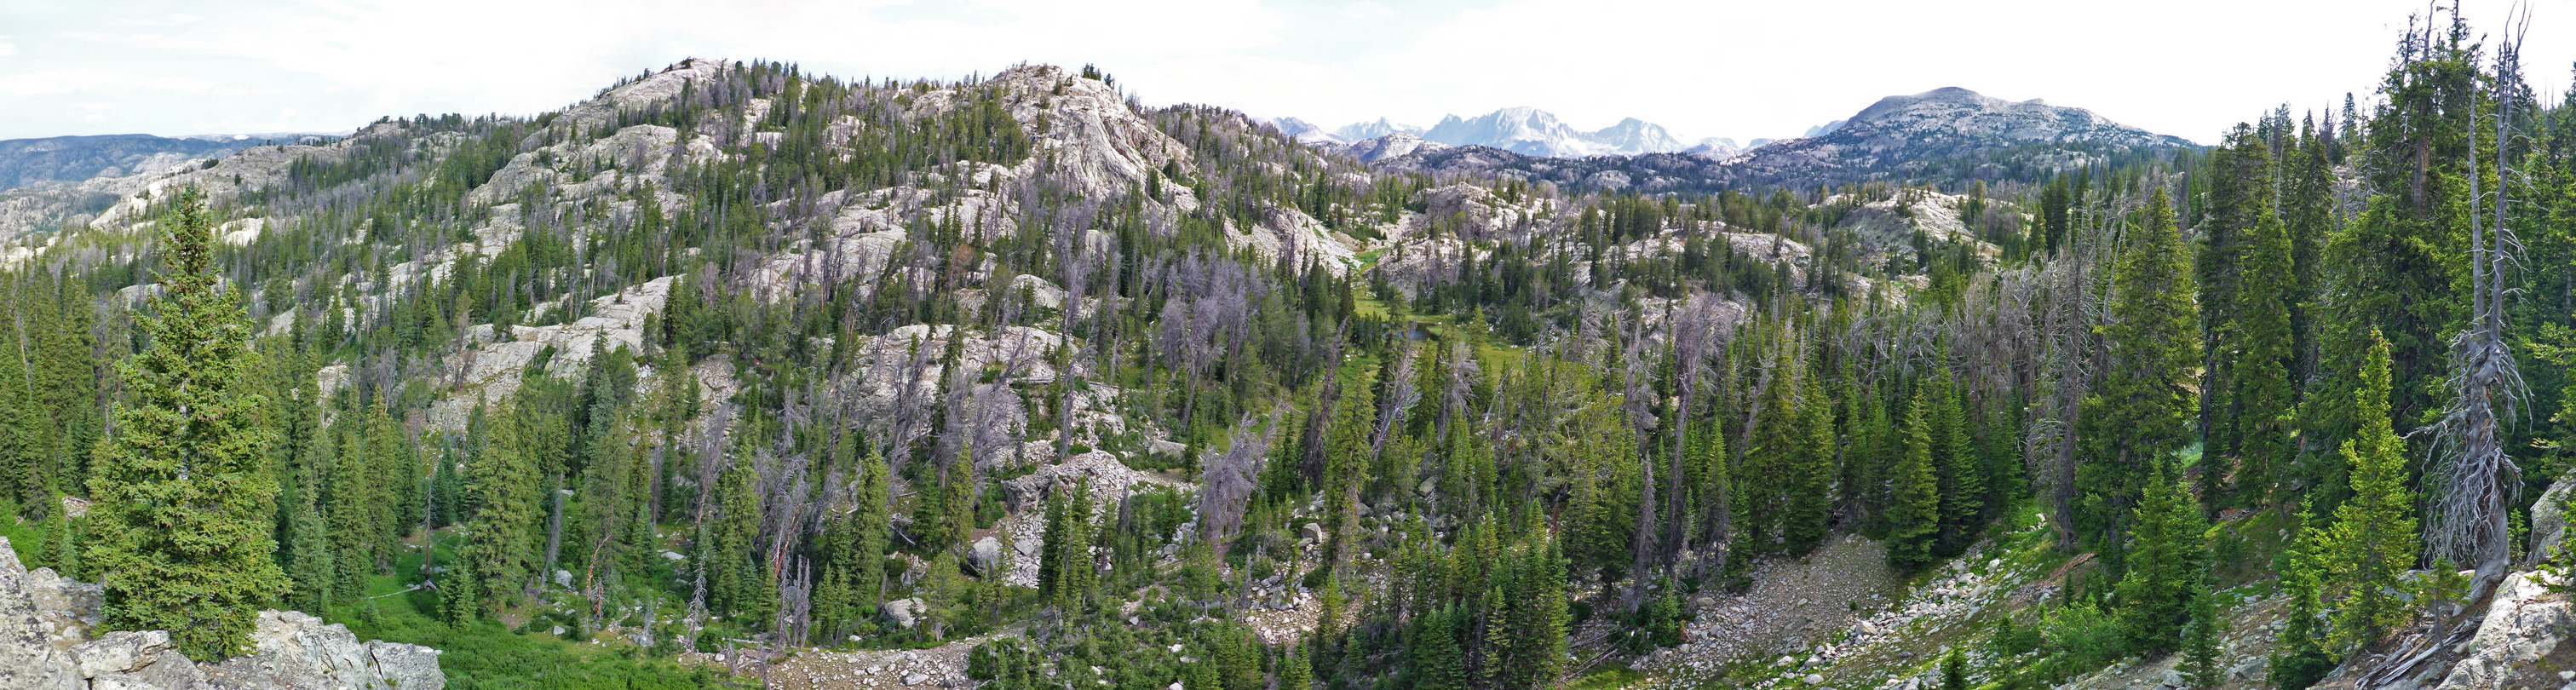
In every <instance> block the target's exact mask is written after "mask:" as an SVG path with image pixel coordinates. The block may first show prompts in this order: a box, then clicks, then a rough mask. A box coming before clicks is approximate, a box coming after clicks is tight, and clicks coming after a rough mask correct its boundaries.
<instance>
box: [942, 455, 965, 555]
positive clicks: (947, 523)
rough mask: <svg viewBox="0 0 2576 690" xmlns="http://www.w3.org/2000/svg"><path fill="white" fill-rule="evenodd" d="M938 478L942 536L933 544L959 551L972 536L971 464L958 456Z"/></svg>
mask: <svg viewBox="0 0 2576 690" xmlns="http://www.w3.org/2000/svg"><path fill="white" fill-rule="evenodd" d="M939 477H940V482H939V507H940V509H941V513H942V514H941V515H940V517H939V526H940V528H941V529H942V532H941V533H940V534H938V535H937V536H936V537H935V539H936V541H934V542H933V543H934V544H936V545H938V546H939V547H941V548H947V549H957V548H963V547H965V546H966V542H967V540H968V537H971V536H973V535H974V534H975V463H974V462H973V461H972V460H971V459H969V458H968V457H966V454H964V453H959V454H958V457H957V458H956V459H955V460H951V461H950V462H949V463H948V469H947V470H945V471H942V472H940V475H939Z"/></svg>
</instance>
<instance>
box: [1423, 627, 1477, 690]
mask: <svg viewBox="0 0 2576 690" xmlns="http://www.w3.org/2000/svg"><path fill="white" fill-rule="evenodd" d="M1452 617H1453V614H1452V612H1451V609H1447V608H1442V609H1437V610H1433V611H1430V612H1427V613H1425V614H1423V615H1422V616H1420V617H1418V618H1415V619H1414V624H1413V625H1414V628H1413V645H1412V646H1413V649H1412V652H1413V672H1414V674H1415V677H1414V687H1416V688H1420V689H1421V690H1466V688H1467V665H1466V664H1467V662H1466V656H1465V654H1464V653H1463V652H1461V651H1460V650H1459V647H1458V635H1457V633H1456V631H1455V624H1454V623H1453V622H1452Z"/></svg>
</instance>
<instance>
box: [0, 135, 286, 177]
mask: <svg viewBox="0 0 2576 690" xmlns="http://www.w3.org/2000/svg"><path fill="white" fill-rule="evenodd" d="M302 138H303V137H299V136H288V137H250V136H244V137H240V138H233V137H190V138H184V139H181V138H172V137H156V136H152V135H149V134H111V135H100V136H75V137H48V138H43V139H10V140H6V141H0V191H7V190H11V189H17V188H19V187H26V186H30V185H36V184H41V183H46V182H65V183H75V182H80V181H83V180H88V179H90V178H94V177H124V176H126V175H135V174H142V173H152V172H160V171H164V170H168V169H170V168H172V167H174V166H178V165H181V164H185V163H195V162H198V161H202V160H205V159H210V158H222V157H224V156H227V155H230V154H231V153H232V152H234V151H239V150H242V149H246V148H250V147H253V146H259V145H262V144H273V143H275V142H276V141H278V140H284V141H297V140H301V139H302Z"/></svg>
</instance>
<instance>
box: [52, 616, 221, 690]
mask: <svg viewBox="0 0 2576 690" xmlns="http://www.w3.org/2000/svg"><path fill="white" fill-rule="evenodd" d="M71 657H72V665H73V667H74V668H75V669H77V670H78V671H79V673H80V677H81V678H84V679H87V680H88V681H89V687H90V688H91V689H92V690H105V689H106V688H164V689H167V690H179V689H181V688H189V689H194V688H204V687H208V686H207V685H206V674H205V672H204V671H201V670H198V668H197V665H196V664H195V663H194V662H190V661H188V657H185V656H181V655H180V654H179V651H178V650H175V649H171V648H170V633H167V632H162V631H159V630H149V631H144V632H128V631H122V630H120V631H117V632H112V633H108V634H107V636H106V637H102V638H99V639H96V640H91V641H88V642H83V643H81V644H79V645H75V646H73V647H72V649H71Z"/></svg>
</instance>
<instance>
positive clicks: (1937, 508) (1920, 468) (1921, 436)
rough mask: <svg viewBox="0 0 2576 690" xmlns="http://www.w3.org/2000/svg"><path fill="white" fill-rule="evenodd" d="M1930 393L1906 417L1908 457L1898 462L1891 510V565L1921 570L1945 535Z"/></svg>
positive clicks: (1922, 394) (1919, 392)
mask: <svg viewBox="0 0 2576 690" xmlns="http://www.w3.org/2000/svg"><path fill="white" fill-rule="evenodd" d="M1928 395H1929V391H1925V390H1917V391H1915V393H1914V404H1913V406H1912V407H1911V408H1909V409H1908V411H1907V412H1906V413H1905V455H1904V458H1903V459H1902V460H1899V461H1897V464H1896V469H1895V476H1894V477H1893V478H1892V480H1893V481H1894V482H1895V488H1894V490H1893V491H1892V492H1891V493H1892V498H1893V500H1892V501H1891V505H1889V506H1888V509H1887V524H1888V527H1887V565H1888V567H1891V568H1895V569H1897V570H1906V571H1913V570H1921V569H1923V567H1924V566H1928V565H1931V564H1932V544H1933V542H1934V541H1936V540H1937V539H1938V538H1939V537H1940V534H1941V487H1940V480H1939V479H1938V478H1936V477H1934V476H1933V474H1932V429H1931V422H1930V420H1928V419H1926V418H1925V415H1926V412H1927V411H1926V410H1925V409H1924V408H1925V407H1927V406H1928V405H1927V402H1928V401H1927V400H1926V399H1925V398H1926V397H1927V396H1928Z"/></svg>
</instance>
